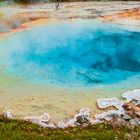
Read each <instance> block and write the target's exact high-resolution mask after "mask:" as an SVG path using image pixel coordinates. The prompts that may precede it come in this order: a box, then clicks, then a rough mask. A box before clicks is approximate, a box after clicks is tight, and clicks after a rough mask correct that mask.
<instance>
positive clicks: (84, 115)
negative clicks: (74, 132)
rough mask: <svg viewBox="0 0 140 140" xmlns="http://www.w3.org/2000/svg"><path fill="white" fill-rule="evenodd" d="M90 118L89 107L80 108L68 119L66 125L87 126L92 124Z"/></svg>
mask: <svg viewBox="0 0 140 140" xmlns="http://www.w3.org/2000/svg"><path fill="white" fill-rule="evenodd" d="M92 121H93V120H92V119H91V118H90V109H88V108H82V109H81V110H80V112H79V113H78V114H75V115H74V118H73V119H70V120H69V121H68V123H67V124H66V125H67V127H74V126H87V125H89V124H92Z"/></svg>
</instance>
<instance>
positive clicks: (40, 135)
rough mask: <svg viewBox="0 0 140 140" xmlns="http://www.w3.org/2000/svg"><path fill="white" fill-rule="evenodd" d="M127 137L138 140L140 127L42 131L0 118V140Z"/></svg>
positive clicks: (108, 126) (33, 126)
mask: <svg viewBox="0 0 140 140" xmlns="http://www.w3.org/2000/svg"><path fill="white" fill-rule="evenodd" d="M128 133H130V134H128ZM128 137H130V138H131V139H130V140H140V126H139V127H136V128H129V127H127V126H125V127H124V126H123V127H118V128H115V129H113V127H112V126H111V125H109V124H107V123H104V124H98V125H94V126H88V127H86V128H80V127H75V128H67V129H63V130H62V129H48V128H46V129H43V128H42V127H40V126H38V125H35V124H32V123H29V122H24V121H19V120H8V119H4V118H3V117H0V140H114V139H115V138H117V139H118V140H129V139H128Z"/></svg>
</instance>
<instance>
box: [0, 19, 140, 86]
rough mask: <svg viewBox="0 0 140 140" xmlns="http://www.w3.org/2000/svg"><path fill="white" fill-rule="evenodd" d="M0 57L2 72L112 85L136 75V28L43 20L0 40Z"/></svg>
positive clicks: (139, 60)
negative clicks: (43, 21) (44, 22)
mask: <svg viewBox="0 0 140 140" xmlns="http://www.w3.org/2000/svg"><path fill="white" fill-rule="evenodd" d="M0 58H1V59H0V64H1V65H4V66H5V70H4V72H5V73H6V74H11V75H15V76H18V77H21V78H24V79H25V80H28V81H30V82H35V83H42V84H55V85H66V86H95V85H106V84H114V83H118V82H120V81H126V80H127V79H128V78H129V79H130V78H131V77H133V76H136V77H137V79H140V32H133V31H128V30H123V29H121V28H119V27H116V26H114V25H108V24H102V23H96V24H94V22H90V21H88V22H72V23H69V22H66V23H63V24H62V23H61V24H53V25H44V26H39V27H35V28H32V29H30V30H28V31H24V32H21V33H18V34H15V35H12V36H11V37H9V38H8V39H6V40H4V41H1V42H0ZM139 81H140V80H139Z"/></svg>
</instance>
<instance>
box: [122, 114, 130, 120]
mask: <svg viewBox="0 0 140 140" xmlns="http://www.w3.org/2000/svg"><path fill="white" fill-rule="evenodd" d="M121 118H122V119H124V120H125V121H129V120H131V119H132V117H131V116H129V115H127V114H125V115H121Z"/></svg>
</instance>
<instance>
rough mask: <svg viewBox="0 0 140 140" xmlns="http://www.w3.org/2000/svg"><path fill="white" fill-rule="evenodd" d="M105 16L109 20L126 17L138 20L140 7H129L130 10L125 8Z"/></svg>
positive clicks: (139, 18)
mask: <svg viewBox="0 0 140 140" xmlns="http://www.w3.org/2000/svg"><path fill="white" fill-rule="evenodd" d="M103 17H104V19H105V20H107V21H114V20H118V19H124V18H133V19H136V20H140V8H134V9H128V10H124V11H123V12H119V13H115V14H111V15H107V16H103Z"/></svg>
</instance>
